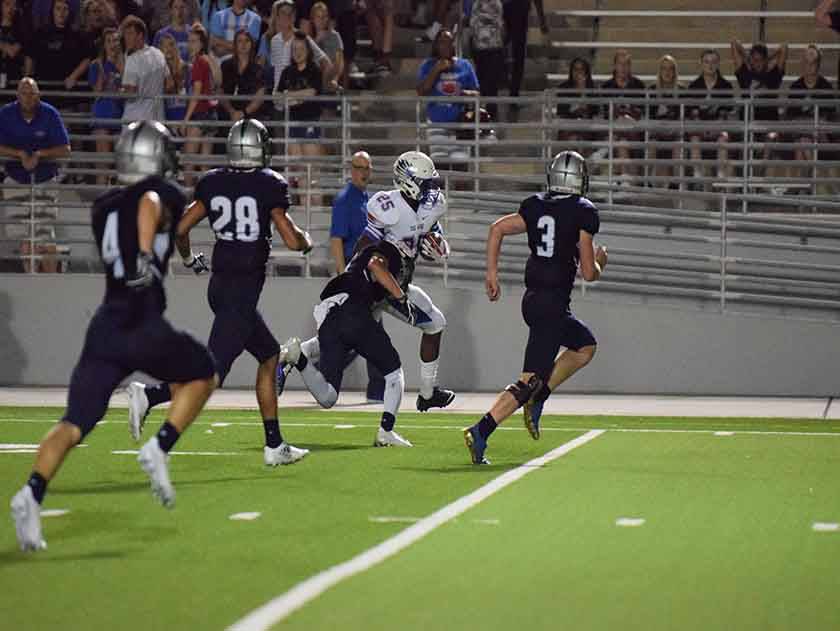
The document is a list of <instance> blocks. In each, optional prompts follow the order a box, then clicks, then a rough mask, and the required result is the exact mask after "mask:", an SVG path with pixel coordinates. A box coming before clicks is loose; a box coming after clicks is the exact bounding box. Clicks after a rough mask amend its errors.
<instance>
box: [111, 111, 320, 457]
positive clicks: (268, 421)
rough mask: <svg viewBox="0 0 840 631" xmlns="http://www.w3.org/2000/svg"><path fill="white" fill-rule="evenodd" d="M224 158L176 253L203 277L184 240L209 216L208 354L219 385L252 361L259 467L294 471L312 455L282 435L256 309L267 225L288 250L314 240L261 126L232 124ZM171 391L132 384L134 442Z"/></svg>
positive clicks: (272, 356)
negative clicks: (292, 211) (261, 442)
mask: <svg viewBox="0 0 840 631" xmlns="http://www.w3.org/2000/svg"><path fill="white" fill-rule="evenodd" d="M227 156H228V164H229V166H228V167H226V168H220V169H213V170H212V171H209V172H208V173H206V174H205V175H204V176H203V177H202V178H201V180H200V181H199V182H198V185H197V186H196V188H195V201H193V203H192V204H190V206H189V208H187V211H186V213H185V214H184V217H183V219H182V220H181V222H180V224H179V225H178V237H177V246H178V251H179V252H180V254H181V257H182V258H183V260H184V265H186V266H187V267H189V268H191V269H193V271H195V273H196V274H199V273H201V272H204V271H207V269H208V267H207V264H206V263H205V261H204V255H202V254H199V255H198V256H195V255H193V253H192V250H191V248H190V237H189V233H190V230H191V229H192V228H193V227H194V226H195V225H196V224H198V222H199V221H201V220H202V219H204V218H205V217H207V218H208V220H209V221H210V225H211V226H212V228H213V231H214V232H215V234H216V245H215V247H214V248H213V273H212V275H211V276H210V283H209V285H208V288H207V297H208V300H209V302H210V308H211V309H212V310H213V313H214V314H215V318H214V320H213V328H212V329H211V331H210V339H209V341H208V347H209V349H210V352H211V353H212V354H213V357H214V358H215V360H216V364H217V370H218V373H219V380H220V383H222V384H223V383H224V380H225V377H227V375H228V373H229V372H230V368H231V366H232V365H233V362H234V361H235V360H236V358H237V357H239V356H240V355H241V354H242V352H243V351H248V352H249V353H250V354H251V355H252V356H253V357H254V359H256V360H257V363H258V364H259V366H258V368H257V379H256V391H257V403H258V404H259V408H260V414H261V415H262V418H263V429H264V431H265V447H264V449H263V460H264V462H265V464H267V465H269V466H277V465H278V464H282V465H285V464H291V463H293V462H296V461H298V460H300V459H301V458H303V457H304V456H306V454H308V453H309V450H307V449H299V448H297V447H294V446H292V445H290V444H289V443H287V442H285V441H284V440H283V436H282V434H281V433H280V424H279V421H278V419H277V391H276V386H275V377H274V375H275V371H276V369H277V357H278V353H279V352H280V345H279V344H278V343H277V340H276V339H275V338H274V336H273V335H272V333H271V331H270V330H269V328H268V326H266V323H265V321H264V320H263V318H262V315H261V314H260V312H259V310H258V309H257V304H258V303H259V299H260V294H261V293H262V288H263V284H264V283H265V265H266V262H267V261H268V254H269V251H270V250H271V224H272V223H273V224H274V226H275V227H276V228H277V231H278V232H279V233H280V236H281V237H282V238H283V242H284V243H285V244H286V246H287V247H289V248H290V249H292V250H298V251H301V252H308V251H309V250H310V249H312V240H311V238H310V237H309V234H308V233H307V232H305V231H303V230H301V229H300V228H298V226H297V225H295V222H294V221H293V220H292V218H291V217H290V216H289V215H288V213H287V211H288V208H289V205H290V202H289V194H288V186H287V184H286V180H285V179H283V177H282V176H281V175H280V174H278V173H277V172H275V171H273V170H272V169H270V168H268V165H269V162H270V159H271V138H270V136H269V133H268V130H267V129H266V128H265V126H264V125H263V124H262V123H260V122H259V121H258V120H255V119H248V118H246V119H243V120H240V121H237V122H236V123H234V125H233V126H232V127H231V129H230V133H229V134H228V140H227ZM176 388H177V386H175V384H168V383H163V384H160V385H157V386H146V385H143V384H142V383H139V382H134V383H132V384H130V385H129V387H128V395H129V427H130V429H131V434H132V436H134V438H135V440H136V439H138V438H139V436H140V432H141V431H142V427H143V423H144V421H145V418H146V414H148V411H149V409H150V408H152V407H154V406H155V405H158V404H160V403H163V402H165V401H169V400H170V399H171V398H172V397H173V396H174V395H175V389H176Z"/></svg>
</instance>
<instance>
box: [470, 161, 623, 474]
mask: <svg viewBox="0 0 840 631" xmlns="http://www.w3.org/2000/svg"><path fill="white" fill-rule="evenodd" d="M547 174H548V192H547V193H538V194H537V195H532V196H531V197H528V198H527V199H525V200H524V201H523V202H522V205H521V207H520V209H519V212H518V213H514V214H511V215H507V216H505V217H502V218H501V219H499V220H497V221H496V222H495V223H494V224H493V225H492V226H491V227H490V234H489V236H488V238H487V277H486V283H485V284H486V289H487V297H488V298H490V300H491V302H495V301H496V300H498V299H499V296H500V295H501V289H500V287H499V279H498V275H497V268H498V263H499V251H500V250H501V247H502V239H503V238H504V237H505V236H509V235H514V234H521V233H523V232H527V233H528V247H529V249H530V250H531V256H530V257H528V263H527V265H526V267H525V287H526V290H525V295H524V296H523V297H522V315H523V317H524V319H525V323H526V324H527V325H528V329H529V333H528V345H527V346H526V348H525V361H524V365H523V367H522V374H520V376H519V379H518V380H517V382H516V383H513V384H511V385H509V386H508V387H507V388H505V390H504V391H503V392H502V393H501V394H500V395H499V396H498V398H497V399H496V402H495V403H494V404H493V407H492V408H491V409H490V411H489V412H488V413H487V414H485V415H484V417H483V418H482V419H481V420H480V421H479V422H478V423H476V424H475V425H473V426H471V427H468V428H467V429H465V430H464V440H465V442H466V444H467V447H468V448H469V450H470V455H471V457H472V461H473V463H475V464H487V463H488V461H487V459H486V458H485V457H484V451H485V450H486V449H487V439H488V438H489V437H490V434H492V433H493V431H494V430H495V429H496V426H497V425H498V424H499V423H501V422H502V421H504V420H505V419H506V418H508V417H509V416H510V415H511V414H513V413H514V412H515V411H516V409H517V408H519V407H520V406H523V405H524V406H525V426H526V427H527V428H528V432H529V433H530V434H531V437H532V438H533V439H534V440H537V439H538V438H539V437H540V416H541V414H542V408H543V404H544V403H545V400H546V399H547V398H548V396H549V394H551V391H552V390H554V389H555V388H556V387H557V386H559V385H560V384H561V383H563V382H564V381H566V380H567V379H568V378H569V377H571V376H572V375H573V374H575V373H576V372H577V371H578V370H580V369H581V368H583V367H584V366H586V365H587V364H588V363H589V362H590V361H591V360H592V357H593V356H594V355H595V347H596V341H595V336H593V335H592V332H591V331H590V330H589V328H588V327H587V326H586V325H585V324H584V323H583V322H581V321H580V320H578V319H577V318H576V317H575V316H574V315H573V314H572V312H571V310H570V308H569V304H570V302H571V293H572V287H573V286H574V283H575V275H576V272H577V269H578V266H579V267H580V273H581V276H583V278H584V279H585V280H587V281H590V282H591V281H596V280H598V279H599V278H600V277H601V272H602V271H603V269H604V267H605V266H606V264H607V250H606V248H604V247H601V246H599V247H598V248H597V249H596V248H595V247H594V245H593V243H592V238H593V237H594V236H595V234H597V233H598V229H599V227H600V220H599V218H598V209H597V208H595V206H594V204H593V203H592V202H591V201H589V200H588V199H587V198H586V197H585V196H586V193H587V191H588V190H589V174H588V172H587V168H586V161H585V160H584V159H583V157H582V156H581V155H580V154H579V153H576V152H574V151H563V152H562V153H558V154H557V155H556V156H554V159H553V160H552V161H551V163H550V164H549V166H548V170H547ZM561 347H564V348H565V350H564V351H563V353H562V354H561V355H560V356H559V357H558V356H557V353H558V352H559V351H560V348H561Z"/></svg>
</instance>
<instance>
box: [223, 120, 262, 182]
mask: <svg viewBox="0 0 840 631" xmlns="http://www.w3.org/2000/svg"><path fill="white" fill-rule="evenodd" d="M227 158H228V164H229V165H230V166H231V167H232V168H234V169H262V168H265V167H267V166H268V165H269V162H270V161H271V134H269V133H268V129H266V127H265V125H263V124H262V123H261V122H260V121H258V120H257V119H255V118H243V119H242V120H238V121H236V122H235V123H234V124H233V126H232V127H231V128H230V132H229V133H228V137H227Z"/></svg>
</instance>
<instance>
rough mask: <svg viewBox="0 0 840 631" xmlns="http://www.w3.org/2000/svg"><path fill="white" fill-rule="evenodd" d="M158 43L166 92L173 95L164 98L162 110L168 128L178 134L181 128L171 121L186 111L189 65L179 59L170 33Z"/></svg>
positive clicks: (182, 115)
mask: <svg viewBox="0 0 840 631" xmlns="http://www.w3.org/2000/svg"><path fill="white" fill-rule="evenodd" d="M159 45H160V50H161V52H162V53H163V58H164V59H165V60H166V69H167V77H166V84H165V85H166V92H167V93H169V94H172V95H173V96H172V97H169V98H167V99H165V100H164V102H163V111H164V114H165V116H166V120H167V122H169V123H170V129H173V130H176V131H177V132H178V133H179V134H180V132H181V131H183V130H181V128H180V126H177V127H176V126H174V125H172V123H174V122H175V121H182V120H184V115H185V114H186V113H187V90H188V89H189V87H190V85H191V83H192V82H191V81H190V65H189V64H188V63H187V62H185V61H184V60H183V59H181V53H180V52H179V51H178V44H177V43H176V42H175V38H174V37H172V34H171V33H168V34H166V35H164V36H163V37H161V38H160V44H159Z"/></svg>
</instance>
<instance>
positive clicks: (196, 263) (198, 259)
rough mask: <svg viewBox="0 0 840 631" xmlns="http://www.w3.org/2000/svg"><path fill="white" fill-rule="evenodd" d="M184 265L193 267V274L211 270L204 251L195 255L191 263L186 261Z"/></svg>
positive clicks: (189, 267)
mask: <svg viewBox="0 0 840 631" xmlns="http://www.w3.org/2000/svg"><path fill="white" fill-rule="evenodd" d="M184 267H186V268H188V269H191V270H192V271H193V274H195V275H196V276H198V275H199V274H203V273H204V272H209V271H210V266H209V265H208V264H207V259H206V258H205V256H204V252H199V253H198V254H195V255H193V257H192V260H191V261H190V262H189V263H188V262H187V261H184Z"/></svg>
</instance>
